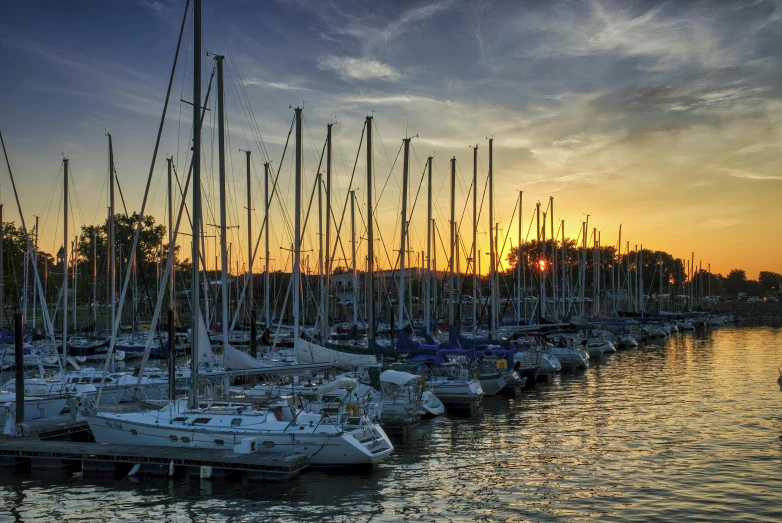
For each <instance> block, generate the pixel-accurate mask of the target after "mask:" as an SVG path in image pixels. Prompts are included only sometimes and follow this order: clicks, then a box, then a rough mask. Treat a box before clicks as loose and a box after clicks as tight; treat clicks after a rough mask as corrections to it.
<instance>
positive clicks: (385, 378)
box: [380, 370, 422, 386]
mask: <svg viewBox="0 0 782 523" xmlns="http://www.w3.org/2000/svg"><path fill="white" fill-rule="evenodd" d="M420 379H422V378H421V376H419V375H418V374H410V373H409V372H401V371H398V370H386V371H383V372H382V373H381V374H380V383H393V384H394V385H399V386H402V385H404V384H406V383H408V382H410V381H413V380H420Z"/></svg>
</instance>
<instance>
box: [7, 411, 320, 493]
mask: <svg viewBox="0 0 782 523" xmlns="http://www.w3.org/2000/svg"><path fill="white" fill-rule="evenodd" d="M17 430H19V428H18V429H17ZM71 439H78V440H82V441H70V440H71ZM88 439H89V440H91V439H92V434H91V432H90V430H89V426H88V424H87V422H86V421H78V420H75V419H74V418H73V417H72V416H70V415H68V414H66V415H60V416H55V417H52V418H47V419H41V420H35V421H29V422H25V424H24V428H23V434H20V435H18V436H6V435H0V468H2V467H6V468H11V469H13V470H20V469H27V468H31V469H33V470H65V469H71V470H73V469H76V470H79V469H81V470H82V471H83V472H84V473H113V474H128V472H130V473H131V475H135V474H138V475H151V476H173V475H177V474H182V473H187V474H188V475H190V476H193V475H195V476H196V477H199V478H203V479H212V478H224V477H226V476H229V475H233V474H241V475H244V476H246V477H247V479H249V480H256V481H286V480H290V479H292V478H294V477H296V476H298V474H299V473H300V472H301V471H302V470H304V469H305V468H306V467H308V466H309V457H308V456H306V455H303V454H290V453H280V452H268V451H263V450H258V451H255V452H249V453H241V452H236V451H235V450H234V449H233V448H226V449H199V448H189V447H186V448H173V447H151V446H141V445H112V444H101V443H94V442H90V441H83V440H88Z"/></svg>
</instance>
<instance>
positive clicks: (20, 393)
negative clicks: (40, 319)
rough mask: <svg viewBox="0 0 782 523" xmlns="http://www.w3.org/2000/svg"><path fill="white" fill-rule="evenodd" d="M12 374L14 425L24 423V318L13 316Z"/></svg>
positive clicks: (17, 315) (18, 314) (17, 314)
mask: <svg viewBox="0 0 782 523" xmlns="http://www.w3.org/2000/svg"><path fill="white" fill-rule="evenodd" d="M14 355H15V358H16V361H15V362H14V363H15V367H14V373H15V378H16V380H15V381H16V425H17V426H19V424H21V423H24V316H23V315H22V313H21V312H17V313H16V314H15V315H14Z"/></svg>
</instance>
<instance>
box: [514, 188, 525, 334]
mask: <svg viewBox="0 0 782 523" xmlns="http://www.w3.org/2000/svg"><path fill="white" fill-rule="evenodd" d="M523 195H524V192H523V191H519V244H518V247H517V249H518V256H517V258H516V292H517V295H516V324H517V325H521V300H522V299H523V297H522V295H521V294H522V293H521V278H522V261H521V258H522V252H523V251H524V249H523V248H522V245H521V229H522V222H521V202H522V196H523ZM525 316H526V314H525Z"/></svg>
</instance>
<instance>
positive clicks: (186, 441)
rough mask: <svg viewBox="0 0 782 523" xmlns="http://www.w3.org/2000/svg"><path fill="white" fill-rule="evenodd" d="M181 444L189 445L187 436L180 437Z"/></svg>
mask: <svg viewBox="0 0 782 523" xmlns="http://www.w3.org/2000/svg"><path fill="white" fill-rule="evenodd" d="M180 441H181V442H182V443H190V438H188V437H187V436H182V439H181V440H180Z"/></svg>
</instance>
